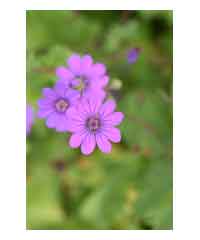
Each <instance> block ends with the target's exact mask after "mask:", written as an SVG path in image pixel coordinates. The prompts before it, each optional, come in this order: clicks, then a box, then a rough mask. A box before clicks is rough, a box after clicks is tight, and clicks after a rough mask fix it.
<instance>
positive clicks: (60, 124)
mask: <svg viewBox="0 0 200 240" xmlns="http://www.w3.org/2000/svg"><path fill="white" fill-rule="evenodd" d="M55 127H56V131H57V132H66V131H68V128H69V121H68V119H67V117H66V116H65V114H59V115H57V119H56V124H55Z"/></svg>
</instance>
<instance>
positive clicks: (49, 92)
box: [42, 88, 56, 98]
mask: <svg viewBox="0 0 200 240" xmlns="http://www.w3.org/2000/svg"><path fill="white" fill-rule="evenodd" d="M42 94H43V96H44V97H46V98H56V94H55V92H54V91H53V89H51V88H43V89H42Z"/></svg>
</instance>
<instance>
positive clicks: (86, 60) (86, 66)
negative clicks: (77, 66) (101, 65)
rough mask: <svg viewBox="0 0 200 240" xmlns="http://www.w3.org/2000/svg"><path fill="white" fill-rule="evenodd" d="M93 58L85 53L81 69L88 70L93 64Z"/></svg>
mask: <svg viewBox="0 0 200 240" xmlns="http://www.w3.org/2000/svg"><path fill="white" fill-rule="evenodd" d="M92 63H93V60H92V57H91V56H90V55H84V56H83V57H82V59H81V70H82V71H84V70H85V69H86V71H87V70H88V69H89V68H90V67H91V66H92Z"/></svg>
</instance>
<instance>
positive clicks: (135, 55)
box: [127, 48, 141, 64]
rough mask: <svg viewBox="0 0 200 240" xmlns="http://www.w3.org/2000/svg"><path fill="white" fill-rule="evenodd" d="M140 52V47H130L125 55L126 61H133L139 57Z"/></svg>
mask: <svg viewBox="0 0 200 240" xmlns="http://www.w3.org/2000/svg"><path fill="white" fill-rule="evenodd" d="M140 52H141V49H140V48H132V49H131V50H130V51H129V52H128V55H127V59H128V63H130V64H131V63H135V62H136V61H137V59H138V57H139V54H140Z"/></svg>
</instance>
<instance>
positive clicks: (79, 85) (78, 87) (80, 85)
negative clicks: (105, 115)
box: [74, 76, 88, 92]
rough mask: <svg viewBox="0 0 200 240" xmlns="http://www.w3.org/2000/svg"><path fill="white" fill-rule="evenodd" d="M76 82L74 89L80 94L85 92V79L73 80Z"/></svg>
mask: <svg viewBox="0 0 200 240" xmlns="http://www.w3.org/2000/svg"><path fill="white" fill-rule="evenodd" d="M75 80H76V84H75V86H74V89H76V90H78V91H80V92H82V91H84V90H85V88H86V87H87V85H88V84H87V79H86V78H85V77H84V76H79V77H76V78H75Z"/></svg>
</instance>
